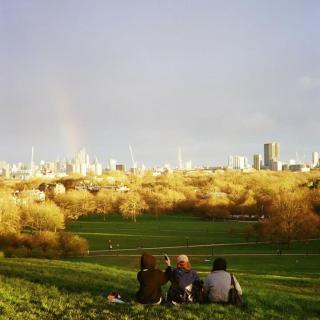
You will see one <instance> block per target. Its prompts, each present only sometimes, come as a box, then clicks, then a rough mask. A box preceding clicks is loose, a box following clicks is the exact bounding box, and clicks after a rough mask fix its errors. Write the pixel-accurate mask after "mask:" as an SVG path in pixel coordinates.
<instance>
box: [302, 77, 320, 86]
mask: <svg viewBox="0 0 320 320" xmlns="http://www.w3.org/2000/svg"><path fill="white" fill-rule="evenodd" d="M299 84H300V86H301V87H303V88H305V89H318V88H320V78H316V77H310V76H302V77H301V78H300V79H299Z"/></svg>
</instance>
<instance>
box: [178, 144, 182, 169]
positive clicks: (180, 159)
mask: <svg viewBox="0 0 320 320" xmlns="http://www.w3.org/2000/svg"><path fill="white" fill-rule="evenodd" d="M178 169H179V170H182V169H183V165H182V151H181V147H179V148H178Z"/></svg>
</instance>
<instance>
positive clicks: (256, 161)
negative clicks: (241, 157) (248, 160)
mask: <svg viewBox="0 0 320 320" xmlns="http://www.w3.org/2000/svg"><path fill="white" fill-rule="evenodd" d="M261 166H262V156H261V154H255V155H253V167H254V168H255V169H256V170H261Z"/></svg>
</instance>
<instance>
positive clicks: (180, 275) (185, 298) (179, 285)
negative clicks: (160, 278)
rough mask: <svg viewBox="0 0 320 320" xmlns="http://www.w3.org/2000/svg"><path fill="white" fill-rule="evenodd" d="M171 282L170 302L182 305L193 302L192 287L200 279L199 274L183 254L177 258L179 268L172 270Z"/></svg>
mask: <svg viewBox="0 0 320 320" xmlns="http://www.w3.org/2000/svg"><path fill="white" fill-rule="evenodd" d="M170 281H171V286H170V288H169V291H168V302H171V303H173V304H180V303H190V302H192V301H193V298H192V285H193V284H194V283H195V282H196V281H200V279H199V276H198V274H197V272H196V271H195V270H193V269H192V268H191V264H190V261H189V258H188V257H187V256H186V255H184V254H182V255H180V256H178V257H177V268H174V269H173V268H171V275H170Z"/></svg>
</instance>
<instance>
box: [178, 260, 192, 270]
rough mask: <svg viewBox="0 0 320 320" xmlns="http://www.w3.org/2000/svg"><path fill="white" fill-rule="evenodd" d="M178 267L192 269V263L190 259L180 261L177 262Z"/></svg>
mask: <svg viewBox="0 0 320 320" xmlns="http://www.w3.org/2000/svg"><path fill="white" fill-rule="evenodd" d="M177 268H178V269H184V270H191V268H192V267H191V263H190V262H189V261H180V262H179V263H177Z"/></svg>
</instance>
